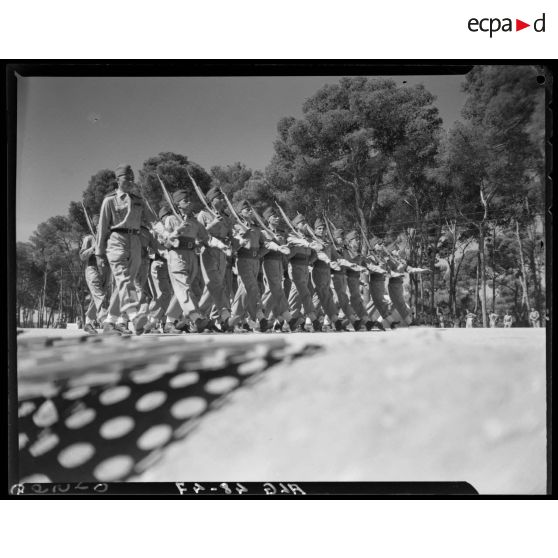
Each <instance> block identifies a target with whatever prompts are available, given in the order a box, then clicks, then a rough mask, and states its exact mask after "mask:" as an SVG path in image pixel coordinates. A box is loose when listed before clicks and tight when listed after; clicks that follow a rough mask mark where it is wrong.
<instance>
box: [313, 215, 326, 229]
mask: <svg viewBox="0 0 558 558" xmlns="http://www.w3.org/2000/svg"><path fill="white" fill-rule="evenodd" d="M319 227H325V221H324V220H323V219H322V218H321V217H318V218H317V219H316V221H315V222H314V228H315V229H317V228H319Z"/></svg>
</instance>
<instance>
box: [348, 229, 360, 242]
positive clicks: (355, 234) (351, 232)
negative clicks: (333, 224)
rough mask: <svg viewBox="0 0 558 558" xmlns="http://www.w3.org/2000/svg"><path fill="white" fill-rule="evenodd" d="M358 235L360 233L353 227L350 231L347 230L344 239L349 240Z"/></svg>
mask: <svg viewBox="0 0 558 558" xmlns="http://www.w3.org/2000/svg"><path fill="white" fill-rule="evenodd" d="M359 236H360V235H359V234H358V231H357V230H355V229H353V230H352V231H349V232H348V233H347V234H346V235H345V240H346V241H347V242H349V240H353V239H355V238H359Z"/></svg>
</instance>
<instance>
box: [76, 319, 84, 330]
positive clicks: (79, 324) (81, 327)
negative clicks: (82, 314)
mask: <svg viewBox="0 0 558 558" xmlns="http://www.w3.org/2000/svg"><path fill="white" fill-rule="evenodd" d="M77 326H78V329H83V322H82V321H81V318H78V319H77Z"/></svg>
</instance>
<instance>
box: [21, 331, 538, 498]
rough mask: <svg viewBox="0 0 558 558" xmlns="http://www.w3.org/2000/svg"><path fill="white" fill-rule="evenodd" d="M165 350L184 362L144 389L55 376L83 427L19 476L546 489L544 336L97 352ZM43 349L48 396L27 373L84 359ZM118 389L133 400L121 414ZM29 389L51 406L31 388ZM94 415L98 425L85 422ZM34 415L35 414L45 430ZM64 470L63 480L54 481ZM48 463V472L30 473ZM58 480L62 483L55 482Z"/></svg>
mask: <svg viewBox="0 0 558 558" xmlns="http://www.w3.org/2000/svg"><path fill="white" fill-rule="evenodd" d="M51 331H55V332H57V333H59V332H60V331H64V330H51ZM37 333H38V332H36V331H35V332H33V333H25V334H23V335H22V336H20V337H22V339H25V338H27V339H29V338H30V337H31V336H33V335H35V336H36V335H37ZM64 335H65V336H66V337H68V338H71V337H72V336H73V335H74V334H73V333H71V332H66V333H64ZM169 343H171V344H172V347H173V348H172V351H173V353H174V354H175V355H176V354H181V353H184V354H187V355H189V357H188V358H186V359H185V360H184V359H182V361H181V362H182V364H180V362H179V361H180V359H178V360H176V359H175V361H173V362H172V363H170V364H169V362H168V359H167V361H165V362H164V363H163V364H164V366H163V365H161V364H159V368H157V367H155V368H153V367H151V369H150V368H149V366H147V367H146V368H145V367H144V368H143V369H141V366H139V368H140V376H139V377H140V381H137V378H136V379H135V380H134V379H133V377H132V376H133V373H132V372H133V370H132V371H131V370H130V367H128V368H126V367H124V368H122V367H121V368H120V369H119V370H118V371H115V370H114V367H113V368H112V369H111V370H109V371H108V372H110V373H113V374H116V376H113V377H111V378H110V381H109V382H108V383H107V379H106V378H105V379H103V378H101V379H99V378H97V379H96V380H95V378H94V380H95V381H93V384H92V385H95V387H94V388H91V390H90V392H89V394H88V395H86V396H83V395H82V396H80V397H76V398H74V399H70V398H67V395H68V391H69V390H70V393H71V390H72V389H74V390H75V389H76V388H79V387H80V386H79V382H78V385H73V386H72V385H68V383H67V382H66V384H64V388H63V390H62V391H61V390H60V386H59V383H60V381H62V380H61V379H60V377H59V378H58V380H57V382H58V384H57V385H58V388H56V389H58V391H56V389H55V390H54V391H53V393H55V394H58V395H52V394H51V395H50V396H49V397H50V398H51V400H54V401H57V402H58V403H57V405H56V409H57V416H58V418H59V419H60V417H62V418H63V419H64V420H65V421H66V423H67V422H68V421H70V426H72V425H73V426H74V428H69V427H67V425H65V426H64V425H63V426H64V427H63V428H62V429H58V430H56V426H50V427H48V428H49V429H50V430H49V431H48V435H52V434H54V435H55V436H56V437H57V438H58V440H57V441H56V443H55V444H54V445H53V441H55V440H54V439H53V438H51V442H50V443H51V446H52V447H53V448H55V449H47V451H46V452H43V453H41V452H39V454H40V455H39V456H38V457H35V456H33V455H31V456H30V457H29V459H28V461H27V464H28V467H29V470H26V471H25V473H27V474H28V475H30V476H31V477H32V478H36V475H41V474H44V475H46V476H47V477H48V475H49V474H50V477H48V478H50V479H51V480H70V479H68V478H67V477H68V475H70V473H71V474H72V475H78V477H79V475H81V474H83V475H86V476H87V475H92V478H95V479H99V480H122V479H124V480H138V481H190V482H194V481H197V482H204V481H205V482H217V481H224V480H225V481H226V480H241V481H281V480H296V481H300V482H304V481H401V480H414V481H435V480H438V481H443V480H448V481H460V480H465V481H468V482H470V483H472V484H473V485H474V486H475V488H477V490H479V492H481V493H494V494H495V493H508V492H511V493H530V494H536V493H544V492H545V491H546V370H545V330H544V329H539V330H534V329H521V328H512V329H448V330H434V329H427V328H410V329H401V330H395V331H388V332H385V333H382V332H360V333H331V334H319V333H318V334H291V335H288V334H285V335H282V334H270V335H266V334H246V335H226V336H219V335H207V336H204V335H199V336H196V335H190V336H189V335H184V336H176V337H173V338H172V339H169V338H168V337H160V338H148V337H147V336H145V337H134V338H131V339H128V340H114V341H111V342H110V343H105V342H103V341H101V342H98V343H95V345H96V346H98V348H99V349H101V348H102V349H103V352H104V353H107V352H108V353H109V354H113V355H117V356H115V359H118V358H120V360H126V359H129V358H130V357H131V355H140V354H142V355H143V357H142V358H143V359H144V363H143V364H144V366H145V364H146V362H147V364H148V363H149V361H150V355H153V359H155V360H156V358H157V357H156V355H157V354H158V353H157V351H158V350H159V349H161V348H163V347H164V345H165V344H169ZM85 346H87V343H86V344H85V345H83V344H82V346H81V347H80V350H83V347H85ZM170 346H171V345H168V347H170ZM109 347H110V350H108V349H109ZM223 347H224V348H223ZM258 347H259V349H258ZM262 347H263V348H262ZM266 347H267V348H266ZM316 347H319V349H317V350H316ZM305 348H306V350H305ZM48 350H50V361H49V359H48V358H46V357H45V355H46V353H45V352H44V351H47V349H43V358H44V359H45V360H44V361H40V359H35V361H34V362H35V364H33V358H32V356H33V355H36V354H37V353H35V352H33V351H27V352H26V351H23V353H22V354H20V360H21V361H25V362H26V363H27V368H26V370H25V371H26V372H27V373H28V374H30V376H31V381H30V380H29V377H28V376H27V380H25V379H22V381H21V382H20V384H26V385H27V389H29V385H31V386H33V385H34V386H35V387H36V386H42V387H41V388H40V389H46V387H45V386H46V384H45V383H44V382H45V381H44V378H43V379H42V380H40V378H38V377H34V376H33V375H34V374H37V373H38V372H37V371H39V370H41V369H42V370H50V372H51V373H57V374H61V375H62V376H64V374H66V373H67V370H66V369H65V368H64V365H57V364H56V362H60V358H61V355H65V356H64V359H65V362H66V367H68V366H71V365H68V360H69V362H72V359H71V358H70V357H69V356H68V355H69V354H71V352H72V351H73V350H74V349H70V348H68V347H66V348H64V346H63V345H62V346H61V347H59V348H56V347H51V348H50V349H48ZM146 350H147V352H146ZM258 350H259V351H260V352H259V353H258ZM196 351H197V352H196ZM254 351H256V352H254ZM262 351H263V352H262ZM99 352H100V351H99V350H97V349H96V350H90V352H89V353H87V352H85V353H83V355H86V354H89V355H90V356H88V357H87V359H85V360H83V356H82V362H83V366H86V364H87V363H89V364H91V363H92V362H94V361H95V358H97V357H98V355H99ZM202 353H203V355H202ZM56 354H57V355H59V358H58V361H57V358H56V356H53V355H56ZM196 354H197V355H198V356H197V357H196V358H197V361H196V358H194V357H195V355H196ZM118 355H119V356H118ZM200 355H202V356H200ZM208 355H209V356H211V357H212V358H213V359H214V360H213V361H211V359H209V362H210V363H211V362H212V364H210V365H207V363H206V361H207V359H208V358H209V357H208ZM231 355H232V356H231ZM270 355H271V356H270ZM273 355H274V356H273ZM24 357H25V358H24ZM25 359H27V360H25ZM188 359H189V360H188ZM49 362H50V363H49ZM185 362H186V364H185ZM188 362H189V363H190V364H188ZM192 362H194V364H192ZM195 362H197V365H196V364H195ZM204 362H205V363H206V364H204ZM200 363H202V364H201V365H200ZM171 364H172V366H171ZM49 366H50V368H48V367H49ZM134 366H135V367H136V368H137V367H138V364H137V362H136V364H134ZM169 366H171V367H170V368H169ZM196 366H197V368H196ZM200 366H201V368H200ZM181 367H182V368H181ZM132 368H133V367H132ZM61 370H62V372H60V371H61ZM64 370H66V372H64ZM118 374H120V376H118ZM141 374H143V376H144V377H143V380H141ZM188 374H189V376H188ZM62 376H61V377H62ZM117 376H118V377H117ZM90 377H91V376H90ZM131 377H132V379H130V378H131ZM77 378H79V374H77V372H76V374H75V377H74V378H73V381H74V383H75V381H76V379H77ZM39 380H40V381H39ZM64 381H66V380H64ZM41 382H42V383H41ZM95 382H96V383H95ZM55 383H56V382H55ZM84 383H86V382H82V386H81V387H82V388H83V384H84ZM123 384H124V385H125V386H127V387H128V388H130V389H129V392H130V393H131V394H132V395H128V399H126V398H124V400H120V402H119V403H116V402H115V403H111V402H110V397H109V396H111V397H115V395H114V389H117V388H119V387H122V385H123ZM108 386H112V387H111V388H110V389H113V393H112V395H111V392H110V389H109V387H108ZM106 392H108V393H109V396H107V395H106ZM26 393H29V395H28V397H29V398H32V397H35V402H36V403H40V404H44V403H42V400H38V399H37V393H36V391H35V392H33V389H31V391H30V392H29V391H28V392H26ZM104 393H105V395H103V394H104ZM21 397H22V394H21V393H20V399H21ZM53 397H54V399H52V398H53ZM88 397H89V399H87V398H88ZM56 398H58V399H56ZM103 398H104V399H107V398H108V399H109V402H108V403H107V402H106V401H104V399H103ZM116 399H117V398H116ZM60 401H72V405H73V406H67V407H65V408H61V406H60ZM99 401H100V403H99ZM114 405H121V407H119V408H117V407H114ZM88 409H89V411H88ZM91 409H92V410H93V411H94V413H95V419H94V420H93V419H91V420H92V422H90V423H89V424H88V426H83V427H82V426H79V425H80V424H81V423H80V421H79V417H80V416H81V417H82V419H83V417H84V416H85V415H87V413H89V416H90V415H91V414H92V411H91ZM111 409H116V411H111ZM101 411H102V412H101ZM109 411H110V412H109ZM36 413H37V411H36V410H34V411H29V414H28V415H27V416H28V417H33V420H34V421H35V414H36ZM107 413H108V414H107ZM111 413H112V414H111ZM47 414H48V413H47ZM76 415H77V416H78V419H76V418H75V416H76ZM72 417H73V418H72ZM86 418H87V417H85V419H86ZM85 419H83V420H84V421H85V422H86V423H87V420H85ZM72 420H73V421H74V423H75V424H74V423H71V421H72ZM35 422H36V421H35ZM58 422H60V420H58ZM55 424H58V423H55ZM76 424H77V425H78V426H75V425H76ZM87 428H90V430H87ZM80 429H81V430H80ZM43 436H44V433H43ZM68 436H69V438H68ZM91 437H94V438H95V439H94V440H92V438H91ZM46 439H47V442H48V438H46ZM39 441H42V442H43V445H46V447H47V448H48V443H47V442H44V439H42V440H39ZM84 441H85V442H86V443H89V442H90V443H91V446H92V447H93V449H91V447H90V448H89V454H88V451H87V450H86V449H84V447H81V450H80V451H81V452H82V454H83V455H81V458H80V457H79V455H80V453H79V452H77V453H78V458H76V457H75V453H76V452H75V450H76V444H80V443H82V444H83V443H84ZM70 442H71V444H70V446H71V447H70V448H69V449H68V443H70ZM35 443H37V442H36V441H35ZM32 444H33V441H29V442H28V443H27V444H25V445H24V448H23V449H22V452H23V453H25V452H26V451H28V448H29V447H30V446H32ZM72 444H73V445H72ZM62 446H64V449H63V450H62V451H59V450H60V448H61V447H62ZM138 448H139V449H138ZM71 450H73V452H74V453H72V451H71ZM56 452H58V453H56ZM64 452H65V453H64ZM91 452H93V454H94V456H93V457H91V455H92V454H91ZM50 453H52V455H53V456H55V457H56V459H54V458H52V457H50V458H49V455H50ZM61 455H62V459H61V457H60V456H61ZM84 455H85V458H84ZM76 459H77V461H78V462H79V463H78V465H77V466H76V465H75V462H76ZM80 459H81V461H80ZM84 459H85V461H83V460H84ZM41 460H42V461H41ZM61 460H62V462H63V465H64V467H65V469H64V470H63V472H62V473H60V472H59V471H55V470H54V469H53V467H54V465H60V462H61ZM72 460H73V461H72ZM88 460H91V462H93V461H94V463H93V465H94V466H93V465H91V466H89V465H88V464H87V462H88ZM95 460H96V461H95ZM38 462H40V463H41V466H42V467H43V468H44V469H43V470H42V471H41V470H40V469H37V468H36V467H35V469H33V466H34V465H36V464H37V463H38ZM107 463H108V464H107ZM49 467H50V469H49ZM32 469H33V470H32ZM47 469H48V470H47ZM56 474H62V475H63V478H62V477H60V478H56V479H52V477H53V475H56ZM33 475H35V477H33ZM64 475H65V476H64ZM72 478H76V477H75V476H74V477H72Z"/></svg>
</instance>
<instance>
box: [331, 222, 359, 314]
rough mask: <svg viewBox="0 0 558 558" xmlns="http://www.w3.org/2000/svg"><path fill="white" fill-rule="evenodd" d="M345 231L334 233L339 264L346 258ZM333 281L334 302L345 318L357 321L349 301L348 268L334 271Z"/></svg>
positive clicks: (335, 231)
mask: <svg viewBox="0 0 558 558" xmlns="http://www.w3.org/2000/svg"><path fill="white" fill-rule="evenodd" d="M344 232H345V231H344V230H343V229H342V228H337V227H336V228H334V229H333V231H332V234H333V239H334V240H335V244H336V246H337V255H338V260H337V261H338V262H339V261H340V260H339V258H341V259H342V258H344V257H345V252H346V250H347V247H346V246H345V239H344ZM331 280H332V283H333V295H334V296H333V299H334V302H335V303H336V304H337V305H338V306H339V308H340V309H341V310H342V311H343V314H344V316H345V318H347V319H348V320H349V321H350V322H351V323H353V324H354V322H355V321H356V320H357V315H356V312H355V311H354V309H353V308H352V306H351V303H350V301H349V296H348V294H347V292H348V285H347V273H346V268H345V267H344V266H343V265H341V266H340V269H338V270H337V269H332V270H331Z"/></svg>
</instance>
